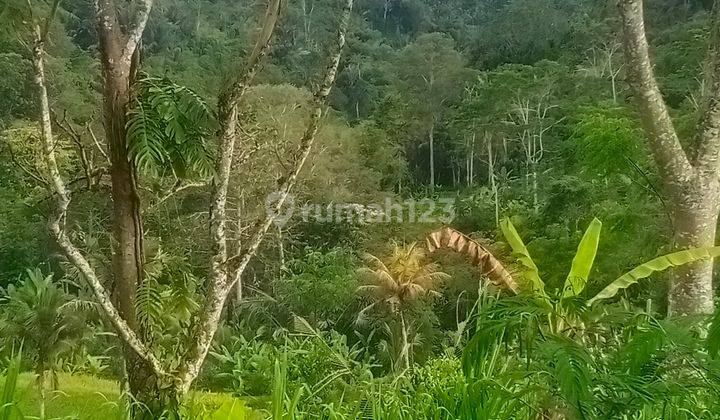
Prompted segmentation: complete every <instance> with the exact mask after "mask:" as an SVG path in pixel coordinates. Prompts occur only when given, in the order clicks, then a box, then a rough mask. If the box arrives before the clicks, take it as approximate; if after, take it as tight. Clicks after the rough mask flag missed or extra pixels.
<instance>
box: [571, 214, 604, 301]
mask: <svg viewBox="0 0 720 420" xmlns="http://www.w3.org/2000/svg"><path fill="white" fill-rule="evenodd" d="M601 230H602V222H600V220H598V219H597V218H596V219H593V221H592V222H590V226H588V228H587V230H586V231H585V234H584V235H583V237H582V240H581V241H580V244H579V245H578V248H577V252H576V253H575V257H574V258H573V261H572V267H571V268H570V273H569V274H568V276H567V279H565V285H564V286H563V297H564V298H566V297H573V296H577V295H579V294H580V293H581V292H582V291H583V289H584V288H585V285H586V284H587V281H588V277H589V276H590V271H591V270H592V267H593V264H594V263H595V255H597V249H598V243H599V242H600V231H601Z"/></svg>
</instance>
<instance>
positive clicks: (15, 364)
mask: <svg viewBox="0 0 720 420" xmlns="http://www.w3.org/2000/svg"><path fill="white" fill-rule="evenodd" d="M21 365H22V357H21V355H17V356H14V357H12V358H11V359H10V363H9V364H8V366H7V367H6V368H5V370H4V372H3V374H2V375H1V376H0V383H1V384H2V393H0V420H14V419H22V418H23V415H22V412H21V411H20V409H19V407H18V406H17V401H16V397H15V394H16V392H17V382H18V375H19V374H20V369H21Z"/></svg>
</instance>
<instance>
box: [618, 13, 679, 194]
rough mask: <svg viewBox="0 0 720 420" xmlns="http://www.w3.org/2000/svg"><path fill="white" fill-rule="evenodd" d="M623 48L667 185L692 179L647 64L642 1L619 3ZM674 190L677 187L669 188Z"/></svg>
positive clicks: (628, 71)
mask: <svg viewBox="0 0 720 420" xmlns="http://www.w3.org/2000/svg"><path fill="white" fill-rule="evenodd" d="M618 6H619V9H620V15H621V18H622V27H623V45H624V49H625V60H626V64H627V68H628V69H627V73H628V79H629V82H630V87H631V89H632V90H633V93H634V96H635V100H636V101H637V102H638V105H639V107H640V116H641V119H642V123H643V125H644V127H645V131H646V132H647V135H648V137H649V140H650V143H651V146H652V147H651V149H652V151H653V155H654V157H655V161H656V163H657V165H658V167H659V169H660V172H661V174H662V175H663V179H664V180H665V182H666V183H670V184H678V183H683V182H684V181H687V180H688V179H689V178H690V177H691V176H692V175H693V167H692V165H691V164H690V161H689V160H688V157H687V154H686V153H685V151H684V150H683V148H682V145H681V144H680V140H679V138H678V135H677V133H676V131H675V127H674V125H673V122H672V119H671V118H670V113H669V111H668V107H667V104H666V103H665V101H664V99H663V97H662V93H661V92H660V88H659V87H658V84H657V81H656V80H655V75H654V72H653V68H652V63H651V61H650V52H649V46H648V41H647V37H646V34H645V22H644V18H643V1H642V0H620V1H619V3H618ZM669 186H670V187H673V190H675V189H677V188H678V187H679V186H677V185H669Z"/></svg>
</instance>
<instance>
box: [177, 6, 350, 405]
mask: <svg viewBox="0 0 720 420" xmlns="http://www.w3.org/2000/svg"><path fill="white" fill-rule="evenodd" d="M273 1H277V0H273ZM352 7H353V0H346V4H345V7H344V9H343V13H342V17H341V20H340V27H339V30H338V37H337V50H336V51H335V52H334V53H333V55H332V56H331V60H330V65H329V67H328V69H327V72H326V74H325V77H324V79H323V82H322V84H321V86H320V89H319V90H318V91H317V93H316V94H315V96H314V99H313V104H314V111H313V113H312V114H311V117H310V121H309V122H308V126H307V128H306V130H305V133H304V135H303V136H302V138H301V139H300V146H299V148H298V150H297V152H296V153H295V154H294V159H293V164H294V169H293V171H292V172H291V173H289V174H288V176H287V177H286V178H285V181H284V182H283V184H282V185H281V187H280V199H279V200H278V201H277V203H276V204H275V209H276V212H274V213H273V212H268V214H267V216H266V217H265V219H264V220H262V221H261V223H260V224H259V225H258V227H257V230H256V231H255V233H254V234H253V235H252V237H251V238H250V240H249V245H248V247H247V248H246V249H245V252H244V253H243V254H242V255H238V256H236V257H235V258H233V262H238V265H237V267H236V269H235V270H232V269H233V268H235V267H233V266H232V265H233V264H230V262H231V261H229V260H227V259H223V260H222V261H220V260H219V259H218V257H219V256H220V255H218V254H216V255H215V256H214V257H213V274H214V278H213V283H212V284H211V287H212V289H211V291H210V294H209V295H208V298H207V300H206V304H205V307H204V310H203V311H202V312H201V318H200V320H199V325H198V327H199V330H198V340H197V342H196V343H195V344H194V348H193V349H192V351H191V352H189V353H188V356H189V357H188V358H187V359H186V361H185V362H184V364H183V368H182V369H181V375H182V378H181V382H182V383H183V387H184V389H183V390H182V391H181V392H187V390H188V388H189V386H190V383H191V382H192V381H193V380H194V379H195V377H197V374H198V372H199V371H200V367H201V366H202V363H203V361H204V359H205V357H206V355H207V353H208V351H209V349H210V345H211V344H212V339H213V337H214V335H215V332H216V331H217V327H218V323H219V320H220V315H221V314H222V310H223V307H224V306H225V301H226V299H227V296H228V293H229V291H230V290H231V289H232V287H233V286H234V285H235V281H236V279H237V278H238V277H240V276H241V275H242V273H243V271H244V270H245V268H246V267H247V265H248V263H249V262H250V260H251V259H252V257H253V256H254V255H255V254H256V253H257V250H258V248H259V247H260V244H261V243H262V241H263V239H264V237H265V234H266V233H267V231H268V229H269V228H270V226H271V225H272V224H273V222H274V221H275V219H276V215H277V214H278V213H279V210H280V209H281V208H282V206H283V204H284V203H285V201H286V200H287V198H288V195H289V194H290V190H291V189H292V187H293V186H294V185H295V183H296V182H297V178H298V175H299V174H300V172H301V171H302V168H303V166H304V164H305V161H306V160H307V158H308V156H309V154H310V151H311V149H312V145H313V143H314V140H315V135H316V133H317V131H318V127H319V124H320V119H321V117H322V114H323V108H324V106H325V103H326V101H327V97H328V95H329V94H330V91H331V89H332V86H333V84H334V82H335V78H336V76H337V71H338V67H339V64H340V57H341V55H342V50H343V48H344V46H345V37H346V34H347V29H348V26H349V22H350V14H351V12H352ZM263 33H265V32H263ZM253 56H255V54H253ZM227 152H228V151H227V150H224V153H227ZM228 177H229V173H228ZM225 182H226V185H225V197H223V198H226V196H227V180H225ZM223 204H224V203H223ZM223 211H224V210H223ZM223 216H224V214H223ZM215 234H216V235H217V232H215ZM223 236H224V226H223ZM223 241H225V238H224V237H223ZM222 251H223V252H224V253H225V256H226V255H227V249H225V248H223V249H222ZM229 272H232V273H234V275H233V276H232V278H231V279H230V280H229V281H228V273H229Z"/></svg>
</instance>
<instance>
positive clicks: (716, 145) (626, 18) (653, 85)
mask: <svg viewBox="0 0 720 420" xmlns="http://www.w3.org/2000/svg"><path fill="white" fill-rule="evenodd" d="M619 10H620V15H621V18H622V29H623V45H624V50H625V60H626V65H627V73H628V79H629V82H630V87H631V89H632V91H633V94H634V95H633V96H634V97H635V101H636V102H637V106H638V109H639V111H640V116H641V119H642V123H643V127H644V129H645V132H646V135H647V137H648V140H649V142H650V147H651V149H652V152H653V157H654V159H655V162H656V164H657V166H658V170H659V173H660V176H661V178H662V183H663V187H664V190H665V194H666V195H667V198H668V201H669V202H670V205H671V207H672V213H673V220H674V229H675V232H674V238H673V239H674V245H675V246H676V247H677V248H690V247H704V246H712V245H714V243H715V232H716V228H717V219H718V211H719V210H720V178H719V176H720V172H719V171H720V166H718V159H719V158H720V2H717V1H716V2H715V4H714V6H713V11H712V18H711V40H710V51H709V58H708V60H709V62H708V66H707V69H708V70H707V72H708V73H707V75H706V81H707V89H708V90H707V95H706V97H705V101H704V105H703V106H702V107H701V108H700V112H701V114H700V119H699V122H698V125H697V129H696V133H695V137H694V138H693V139H689V140H688V141H687V142H686V145H685V146H683V143H681V141H680V138H679V136H678V133H677V131H676V129H675V125H674V124H673V121H672V119H671V117H670V111H669V109H668V105H667V104H666V102H665V100H664V99H663V96H662V93H661V91H660V88H659V86H658V83H657V80H656V78H655V74H654V72H653V67H652V61H651V59H650V51H649V45H648V40H647V37H646V33H645V22H644V16H643V1H642V0H620V1H619ZM712 274H713V263H712V260H705V261H701V262H696V263H693V264H688V265H686V266H683V267H681V268H677V269H675V271H674V272H673V274H672V275H671V280H670V292H669V302H668V303H669V305H668V312H669V314H671V315H691V314H705V313H711V312H712V311H713V306H714V305H713V285H712Z"/></svg>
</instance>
